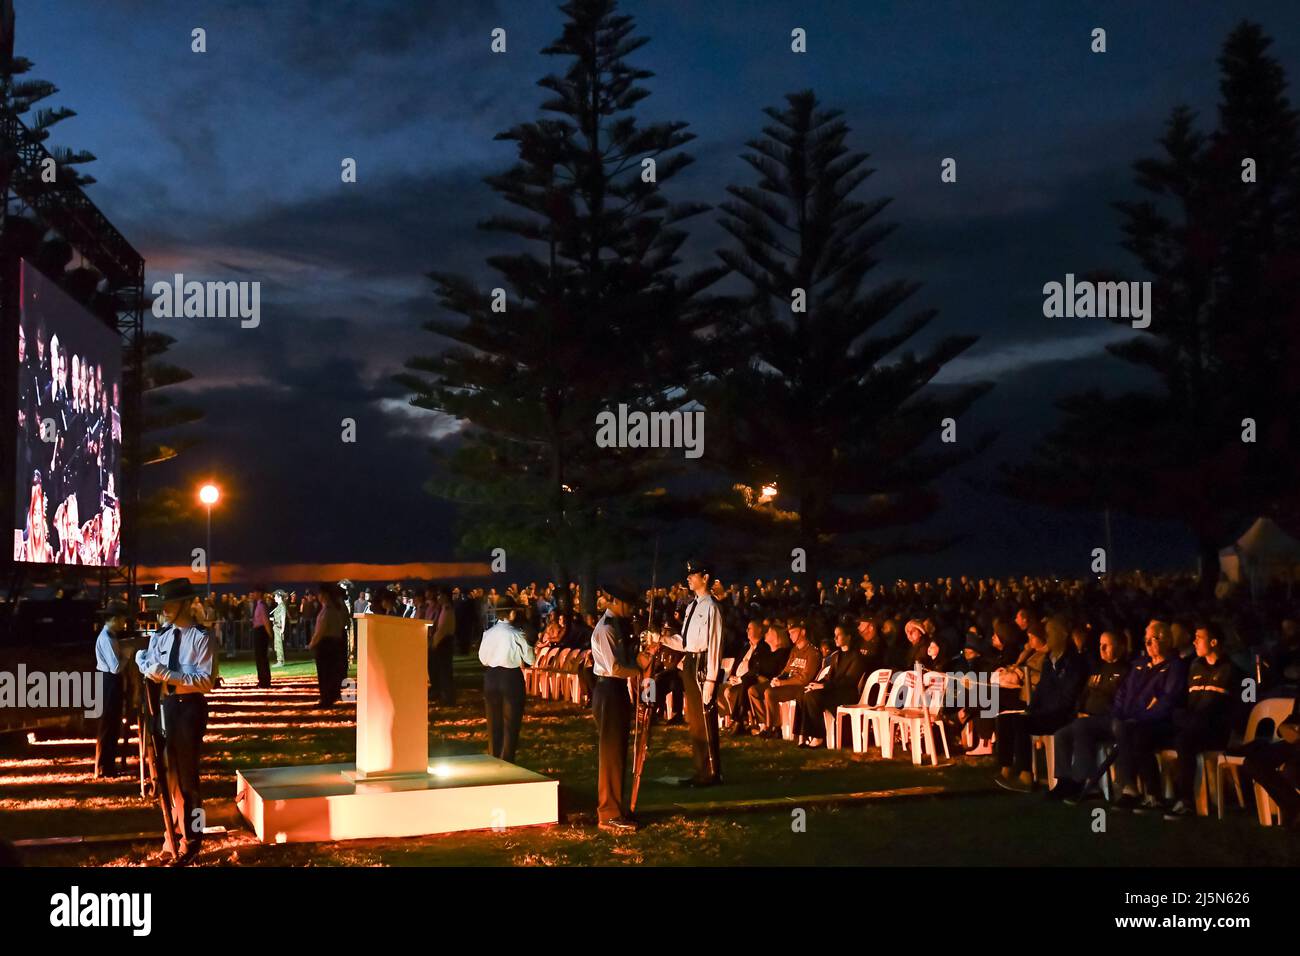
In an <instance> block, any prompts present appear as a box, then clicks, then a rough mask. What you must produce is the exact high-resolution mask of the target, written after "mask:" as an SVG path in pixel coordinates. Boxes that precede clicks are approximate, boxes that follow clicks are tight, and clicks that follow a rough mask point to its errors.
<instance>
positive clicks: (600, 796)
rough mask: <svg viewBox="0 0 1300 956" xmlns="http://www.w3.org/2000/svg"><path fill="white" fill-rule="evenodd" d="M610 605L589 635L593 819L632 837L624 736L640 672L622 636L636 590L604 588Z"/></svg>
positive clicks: (624, 587)
mask: <svg viewBox="0 0 1300 956" xmlns="http://www.w3.org/2000/svg"><path fill="white" fill-rule="evenodd" d="M605 593H606V594H607V595H608V596H609V603H608V605H607V606H606V608H605V613H604V615H603V616H602V617H601V619H600V620H599V621H597V622H596V626H595V628H594V629H593V630H592V632H591V660H592V667H593V670H594V671H595V678H596V683H595V686H594V687H593V688H592V692H591V712H592V716H593V717H595V719H596V734H597V737H598V740H599V743H598V751H597V754H598V761H599V762H598V764H597V770H596V818H597V820H598V822H599V825H600V828H601V829H602V830H609V831H611V832H613V833H631V832H633V831H635V830H636V829H637V825H636V823H635V822H634V821H633V820H632V818H631V815H630V814H629V813H628V812H627V810H626V808H625V806H624V803H623V783H624V780H625V777H626V770H627V738H628V729H629V727H630V726H631V723H632V701H631V698H630V697H629V696H628V686H627V682H628V679H629V678H631V679H632V680H640V678H641V671H640V669H638V668H636V667H633V666H632V665H631V664H630V663H628V662H627V661H628V657H629V655H628V650H627V633H628V629H629V627H630V626H631V620H632V607H633V605H634V604H635V602H636V597H637V595H636V590H635V589H634V588H630V587H627V586H625V585H621V584H618V585H611V586H610V587H608V588H606V589H605Z"/></svg>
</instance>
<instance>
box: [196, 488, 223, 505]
mask: <svg viewBox="0 0 1300 956" xmlns="http://www.w3.org/2000/svg"><path fill="white" fill-rule="evenodd" d="M220 497H221V492H220V491H218V490H217V486H216V485H204V486H203V487H202V488H200V489H199V501H201V502H203V503H204V504H205V505H207V506H208V507H209V508H210V507H212V506H213V505H215V504H216V503H217V499H218V498H220Z"/></svg>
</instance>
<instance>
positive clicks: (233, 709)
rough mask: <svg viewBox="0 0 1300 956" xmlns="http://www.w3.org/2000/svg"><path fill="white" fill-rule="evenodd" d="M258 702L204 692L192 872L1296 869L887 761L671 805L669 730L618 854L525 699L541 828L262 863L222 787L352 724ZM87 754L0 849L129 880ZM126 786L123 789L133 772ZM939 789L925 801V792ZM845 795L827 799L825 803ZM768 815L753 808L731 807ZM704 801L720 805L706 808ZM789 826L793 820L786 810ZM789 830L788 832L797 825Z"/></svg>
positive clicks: (978, 764) (297, 854) (758, 764)
mask: <svg viewBox="0 0 1300 956" xmlns="http://www.w3.org/2000/svg"><path fill="white" fill-rule="evenodd" d="M221 673H222V677H223V679H224V680H226V681H227V682H230V683H246V682H251V675H252V674H253V665H252V662H251V661H250V660H236V661H225V662H223V663H222V669H221ZM456 674H457V684H458V687H459V688H460V699H459V702H458V704H457V705H456V706H455V707H451V708H436V709H434V710H432V711H431V714H430V728H429V747H430V754H431V755H449V754H466V753H476V752H481V751H482V750H483V749H484V739H485V738H484V735H485V727H486V725H485V721H484V719H483V711H482V694H481V693H480V691H479V689H478V687H479V679H480V678H479V667H478V662H477V660H476V659H471V658H465V659H458V660H457V661H456ZM273 675H274V681H275V684H276V685H279V689H278V690H277V687H272V689H271V690H270V691H268V692H267V694H266V695H265V696H258V695H253V696H244V697H240V698H235V697H233V696H229V695H223V694H221V693H220V692H217V693H215V694H213V695H212V697H211V707H212V711H211V717H210V723H209V730H208V734H207V737H206V743H205V753H204V757H205V759H204V773H203V782H204V788H205V795H206V801H205V803H206V809H207V813H208V822H209V824H219V825H224V826H226V827H227V828H229V829H230V833H229V834H228V835H227V836H226V837H225V838H223V839H213V840H209V841H208V842H207V843H206V844H205V848H204V852H203V854H202V855H201V856H200V858H199V860H198V863H199V864H200V865H222V864H240V865H264V866H303V865H330V866H333V865H356V866H431V865H432V866H438V865H496V866H508V865H521V864H540V865H578V866H601V865H617V864H623V863H639V864H650V865H693V866H699V865H718V866H729V865H753V864H768V865H781V864H822V865H882V864H948V865H975V866H999V865H1026V866H1044V865H1046V866H1059V865H1118V866H1143V865H1156V864H1158V865H1164V866H1196V865H1208V866H1216V865H1256V864H1258V865H1276V866H1285V865H1295V864H1296V863H1297V862H1300V838H1297V837H1296V836H1295V835H1294V834H1293V833H1288V832H1285V831H1283V830H1281V829H1279V828H1276V827H1272V828H1264V827H1261V826H1259V825H1258V824H1257V823H1256V822H1255V820H1254V816H1253V814H1247V813H1245V812H1243V811H1239V810H1238V811H1235V812H1233V813H1231V814H1230V815H1229V818H1228V819H1227V820H1225V821H1223V822H1220V821H1218V820H1217V819H1213V818H1210V819H1191V820H1184V821H1180V822H1177V823H1168V822H1165V821H1163V820H1162V819H1161V818H1160V817H1159V816H1155V817H1150V816H1134V815H1132V814H1124V813H1118V812H1107V813H1106V814H1105V832H1095V830H1094V822H1093V813H1094V812H1095V809H1094V808H1090V807H1078V808H1070V807H1065V806H1060V805H1050V804H1047V803H1046V802H1045V801H1044V800H1043V799H1042V798H1041V796H1036V795H1035V796H1020V795H1013V794H1008V793H1004V792H1003V791H1001V790H998V789H996V788H995V787H993V785H992V777H993V767H992V764H991V761H990V759H989V758H987V757H986V758H977V759H970V760H966V759H958V760H956V761H954V762H952V763H949V764H946V765H941V766H939V767H937V768H931V767H928V766H925V767H914V766H913V765H912V764H911V762H910V760H909V759H907V758H903V757H900V758H898V759H895V760H892V761H884V760H882V759H880V758H879V757H878V756H871V755H865V754H864V755H855V754H852V753H851V752H846V751H829V752H828V751H824V750H823V751H807V750H800V749H798V748H796V747H795V746H794V745H793V744H790V743H785V742H783V741H772V740H757V739H752V738H743V739H734V738H729V737H728V738H724V740H723V769H724V774H725V777H726V781H727V782H726V784H725V785H723V786H721V787H718V788H714V789H711V790H706V791H690V790H681V789H679V788H677V787H675V786H672V785H670V784H668V783H667V782H665V781H664V780H662V779H660V778H665V777H675V776H684V775H686V774H687V773H689V771H690V748H689V742H688V740H687V736H686V731H685V729H684V728H683V727H666V728H665V727H656V728H655V737H654V740H653V742H652V744H651V752H650V756H649V759H648V761H647V768H646V779H645V780H644V781H643V784H642V792H641V801H640V802H641V808H640V812H639V814H638V815H639V816H640V817H641V819H642V821H643V822H644V823H645V824H646V825H645V827H644V828H643V829H642V830H641V831H640V832H639V833H637V834H634V835H630V836H619V837H615V836H613V835H610V834H605V833H602V832H600V831H598V830H597V829H596V828H595V827H594V826H593V825H592V822H593V820H594V805H595V729H594V726H593V724H592V720H591V716H590V713H589V712H588V711H585V710H582V709H580V708H578V707H576V706H574V705H572V704H566V703H560V702H550V701H548V702H541V701H536V700H531V699H530V700H529V702H528V708H527V711H526V716H525V718H524V728H523V736H522V741H521V745H520V748H519V754H518V762H519V763H520V764H521V765H522V766H524V767H527V768H529V769H531V770H535V771H537V772H538V773H541V774H544V775H546V776H549V777H552V778H555V779H558V780H559V781H560V802H561V820H562V821H563V822H561V823H560V824H559V825H557V826H553V827H545V828H528V829H519V830H508V831H504V832H499V833H494V832H490V831H481V832H474V833H467V834H453V835H448V836H437V837H423V838H407V839H400V840H365V841H356V842H350V843H327V844H293V845H283V846H276V845H262V844H259V843H258V842H257V841H256V839H255V837H254V836H253V834H252V833H251V832H250V831H248V830H247V829H245V828H244V827H243V826H242V821H241V820H240V818H239V816H238V814H237V813H236V811H235V808H234V791H235V771H236V770H239V769H243V768H253V767H266V766H283V765H288V764H308V763H329V762H345V761H350V760H352V759H353V757H354V752H355V751H354V744H355V728H354V724H353V712H352V709H351V707H349V706H344V707H339V708H335V709H334V710H332V711H322V710H320V709H317V708H315V707H314V706H312V703H313V702H312V701H311V700H310V699H309V698H305V697H293V696H290V695H288V694H286V693H285V691H287V690H289V689H290V688H293V689H297V690H301V689H302V684H303V682H304V681H305V680H308V679H314V677H315V669H314V666H313V665H312V663H311V662H310V661H309V660H295V661H294V662H292V663H290V664H289V665H288V666H286V667H284V668H276V669H274V671H273ZM92 755H93V743H91V742H90V741H86V740H67V739H50V740H42V741H40V742H38V743H34V744H31V745H29V746H26V747H24V748H22V749H20V750H16V751H13V752H9V753H5V754H2V755H0V836H4V837H6V838H8V839H22V838H32V837H44V836H69V835H74V834H80V835H87V834H119V833H134V832H146V831H150V832H152V831H156V832H158V833H159V837H158V838H157V839H153V840H149V841H137V842H135V843H106V844H83V845H80V846H63V847H57V848H39V849H37V848H32V849H28V850H26V851H24V857H25V859H26V861H27V862H28V863H30V864H34V865H118V866H120V865H133V864H139V863H142V862H144V861H145V860H146V858H147V857H148V856H149V854H150V853H151V852H152V851H153V850H154V849H156V847H157V846H158V845H160V844H161V830H160V828H159V823H158V820H157V812H158V811H157V809H156V806H155V805H154V804H148V803H145V802H144V801H142V800H141V799H140V798H139V791H138V785H137V783H136V778H135V777H127V778H121V779H119V780H115V781H92V780H90V779H89V776H88V774H89V772H90V767H91V760H92ZM132 772H133V773H134V772H135V765H134V760H132ZM936 791H937V792H936ZM844 794H859V795H862V796H860V797H858V798H856V799H853V800H848V801H845V800H839V801H834V802H830V801H825V800H823V799H818V798H823V797H825V796H826V795H844ZM764 800H767V801H772V800H783V801H784V802H781V803H779V804H778V805H776V806H773V805H772V804H771V803H770V802H769V803H767V804H766V805H762V806H760V808H757V809H750V808H738V807H736V806H735V805H734V804H735V803H737V802H745V801H764ZM714 802H721V803H725V804H731V805H730V806H723V807H715V806H711V804H713V803H714ZM799 811H802V813H801V812H799ZM799 817H803V818H804V820H805V826H803V827H798V826H796V825H795V824H796V819H797V818H799Z"/></svg>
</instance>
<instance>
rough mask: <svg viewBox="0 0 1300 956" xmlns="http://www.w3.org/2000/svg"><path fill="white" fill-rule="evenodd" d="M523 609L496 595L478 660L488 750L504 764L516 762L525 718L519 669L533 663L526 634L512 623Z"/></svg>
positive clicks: (521, 675)
mask: <svg viewBox="0 0 1300 956" xmlns="http://www.w3.org/2000/svg"><path fill="white" fill-rule="evenodd" d="M523 610H524V608H521V607H517V606H515V605H513V604H512V603H511V601H510V599H509V598H498V599H497V604H496V614H497V622H496V623H495V624H493V625H492V626H491V627H489V628H488V629H487V630H486V631H484V632H483V640H482V642H480V644H479V648H478V659H479V663H481V664H482V665H483V704H484V707H485V708H486V709H487V725H488V753H490V754H491V755H492V756H494V757H496V758H498V759H499V760H504V761H506V762H507V763H514V762H515V749H516V748H517V747H518V746H519V727H520V725H521V724H522V723H523V721H524V674H523V670H522V668H523V667H525V666H527V667H532V666H533V664H534V663H535V662H536V658H535V656H534V654H533V645H532V644H530V643H528V636H527V635H526V634H525V633H524V632H523V631H522V630H520V629H519V628H518V627H516V626H515V623H514V621H515V618H516V615H517V614H518V613H521V612H522V611H523Z"/></svg>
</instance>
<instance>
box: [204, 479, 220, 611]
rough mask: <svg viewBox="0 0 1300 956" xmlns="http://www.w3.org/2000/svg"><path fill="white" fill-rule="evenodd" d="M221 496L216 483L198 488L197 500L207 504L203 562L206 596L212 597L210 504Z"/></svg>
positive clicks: (213, 503)
mask: <svg viewBox="0 0 1300 956" xmlns="http://www.w3.org/2000/svg"><path fill="white" fill-rule="evenodd" d="M220 497H221V492H220V491H219V490H218V489H217V486H216V485H213V484H206V485H204V486H203V487H202V488H200V489H199V501H201V502H203V503H204V504H205V505H207V508H208V550H207V551H206V552H205V555H204V556H205V558H206V559H207V560H205V561H204V564H205V565H207V569H208V597H212V506H213V505H215V504H216V503H217V499H218V498H220Z"/></svg>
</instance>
